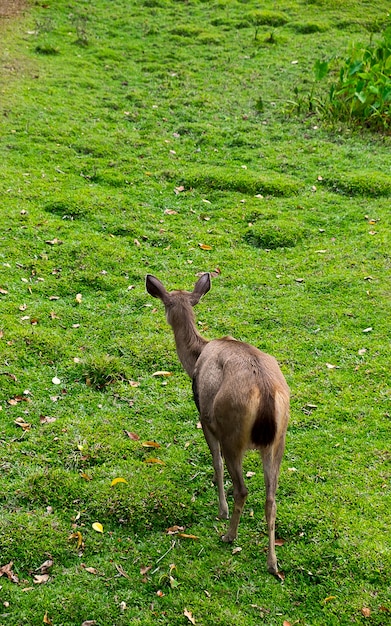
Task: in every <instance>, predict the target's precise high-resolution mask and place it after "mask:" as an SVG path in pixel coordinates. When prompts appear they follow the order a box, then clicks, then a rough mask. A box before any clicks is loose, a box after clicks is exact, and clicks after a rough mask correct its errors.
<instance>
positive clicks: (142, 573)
mask: <svg viewBox="0 0 391 626" xmlns="http://www.w3.org/2000/svg"><path fill="white" fill-rule="evenodd" d="M150 569H152V567H151V565H147V566H144V567H140V574H141V576H145V574H147V573H148V572H149V570H150Z"/></svg>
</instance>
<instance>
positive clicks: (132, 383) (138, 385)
mask: <svg viewBox="0 0 391 626" xmlns="http://www.w3.org/2000/svg"><path fill="white" fill-rule="evenodd" d="M129 385H130V386H131V387H140V383H139V382H137V381H136V380H130V381H129Z"/></svg>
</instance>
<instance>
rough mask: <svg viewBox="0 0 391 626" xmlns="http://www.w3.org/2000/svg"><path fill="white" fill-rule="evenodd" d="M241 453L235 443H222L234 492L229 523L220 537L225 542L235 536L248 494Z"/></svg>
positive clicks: (242, 452)
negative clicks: (228, 444)
mask: <svg viewBox="0 0 391 626" xmlns="http://www.w3.org/2000/svg"><path fill="white" fill-rule="evenodd" d="M243 454H244V451H243V450H241V449H240V448H239V449H238V448H236V447H235V445H230V446H227V445H226V444H224V445H223V455H224V459H225V462H226V465H227V469H228V471H229V474H230V476H231V479H232V483H233V492H234V493H233V495H234V509H233V512H232V516H231V521H230V525H229V528H228V530H227V532H226V534H225V535H223V537H222V539H223V541H226V542H231V541H233V540H234V539H236V537H237V534H238V526H239V521H240V516H241V514H242V511H243V507H244V505H245V502H246V499H247V494H248V489H247V487H246V485H245V484H244V480H243V466H242V461H243Z"/></svg>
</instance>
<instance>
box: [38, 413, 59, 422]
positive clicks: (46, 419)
mask: <svg viewBox="0 0 391 626" xmlns="http://www.w3.org/2000/svg"><path fill="white" fill-rule="evenodd" d="M56 419H57V418H56V417H49V416H48V415H40V416H39V421H40V423H41V424H52V422H55V421H56Z"/></svg>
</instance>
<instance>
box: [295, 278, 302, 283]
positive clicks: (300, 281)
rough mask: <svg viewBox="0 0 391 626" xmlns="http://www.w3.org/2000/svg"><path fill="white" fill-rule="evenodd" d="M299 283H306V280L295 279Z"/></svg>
mask: <svg viewBox="0 0 391 626" xmlns="http://www.w3.org/2000/svg"><path fill="white" fill-rule="evenodd" d="M295 281H296V282H297V283H304V278H295Z"/></svg>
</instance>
